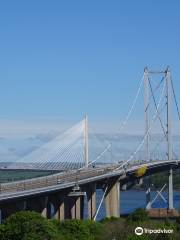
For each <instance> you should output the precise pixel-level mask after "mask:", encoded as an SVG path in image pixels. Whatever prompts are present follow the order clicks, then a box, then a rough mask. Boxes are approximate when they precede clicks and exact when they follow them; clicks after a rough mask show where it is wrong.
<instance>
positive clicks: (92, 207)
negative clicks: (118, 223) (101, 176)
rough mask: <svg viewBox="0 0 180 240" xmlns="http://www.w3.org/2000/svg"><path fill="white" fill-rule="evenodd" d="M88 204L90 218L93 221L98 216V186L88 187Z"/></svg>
mask: <svg viewBox="0 0 180 240" xmlns="http://www.w3.org/2000/svg"><path fill="white" fill-rule="evenodd" d="M86 193H87V202H88V218H89V219H93V218H94V216H95V214H96V184H95V183H93V184H91V185H88V189H87V190H86Z"/></svg>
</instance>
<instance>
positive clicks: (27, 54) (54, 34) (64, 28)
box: [0, 0, 180, 134]
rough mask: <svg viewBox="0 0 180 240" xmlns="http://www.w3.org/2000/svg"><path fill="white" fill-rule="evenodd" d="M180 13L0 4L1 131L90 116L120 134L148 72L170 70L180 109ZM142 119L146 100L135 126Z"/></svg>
mask: <svg viewBox="0 0 180 240" xmlns="http://www.w3.org/2000/svg"><path fill="white" fill-rule="evenodd" d="M179 12H180V2H179V1H178V0H174V1H170V0H167V1H162V0H159V1H155V0H151V1H150V0H146V1H144V0H138V1H130V0H129V1H128V0H126V1H125V0H124V1H120V0H119V1H104V0H103V1H101V0H99V1H94V0H91V1H79V0H77V1H58V0H54V1H47V0H38V1H35V0H31V1H19V0H16V1H12V0H11V1H1V3H0V119H1V120H0V122H1V123H2V124H1V127H0V130H3V129H5V127H6V128H8V129H10V130H9V131H12V130H13V129H14V128H15V126H16V128H17V131H15V133H17V134H18V131H19V128H18V126H19V125H20V126H21V128H23V129H24V128H27V126H26V127H24V126H25V125H28V124H29V125H30V124H31V127H29V129H32V128H36V129H37V128H38V129H39V127H40V126H41V127H42V125H43V124H45V122H46V123H48V124H49V125H48V127H49V128H52V127H53V126H54V124H55V123H57V122H71V121H72V122H75V121H78V120H80V119H81V118H82V117H83V115H84V113H86V112H87V113H88V115H89V118H90V120H91V121H92V122H93V123H96V128H97V129H98V127H101V128H104V129H105V130H106V126H107V125H108V126H109V127H110V128H111V126H112V128H116V126H117V127H118V124H119V123H120V121H121V120H122V119H123V117H124V116H125V115H126V113H127V111H128V108H129V106H130V105H131V102H132V100H133V98H134V95H135V93H136V90H137V87H138V84H139V81H140V78H141V77H142V73H143V68H144V66H149V68H153V69H161V68H165V67H166V66H167V65H170V67H171V70H172V73H173V80H174V85H175V88H176V92H177V99H178V102H180V95H178V94H179V90H180V82H179V76H180V67H179V57H180V28H179V22H180V14H179ZM142 111H143V105H142V100H141V101H139V104H138V107H137V109H136V112H135V113H134V121H133V124H134V125H133V126H136V124H137V125H138V123H139V124H140V123H141V122H142V117H143V112H142ZM22 123H23V124H22ZM36 123H38V124H39V125H38V127H37V126H36V127H35V125H36ZM18 124H19V125H18ZM106 124H107V125H106ZM116 124H117V125H116ZM9 126H10V127H9ZM22 126H23V127H22ZM43 126H44V125H43ZM102 126H103V127H102ZM44 128H46V127H44Z"/></svg>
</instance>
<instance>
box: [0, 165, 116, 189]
mask: <svg viewBox="0 0 180 240" xmlns="http://www.w3.org/2000/svg"><path fill="white" fill-rule="evenodd" d="M111 170H113V168H111V167H103V168H89V169H82V170H78V171H69V172H64V173H59V174H58V173H57V174H53V175H51V176H43V177H38V178H34V179H27V180H21V181H16V182H11V183H3V184H0V194H3V193H13V192H21V191H28V190H33V189H38V188H44V187H48V186H53V185H57V184H62V183H68V182H76V181H78V180H79V179H81V180H82V179H86V178H87V177H88V178H90V177H95V176H97V175H102V174H105V173H107V172H109V171H111Z"/></svg>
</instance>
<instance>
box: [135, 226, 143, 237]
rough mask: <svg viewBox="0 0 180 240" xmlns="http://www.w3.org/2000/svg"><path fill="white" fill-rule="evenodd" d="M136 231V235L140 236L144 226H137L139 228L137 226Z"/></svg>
mask: <svg viewBox="0 0 180 240" xmlns="http://www.w3.org/2000/svg"><path fill="white" fill-rule="evenodd" d="M134 232H135V234H136V235H138V236H140V235H142V234H143V228H142V227H137V228H135V230H134Z"/></svg>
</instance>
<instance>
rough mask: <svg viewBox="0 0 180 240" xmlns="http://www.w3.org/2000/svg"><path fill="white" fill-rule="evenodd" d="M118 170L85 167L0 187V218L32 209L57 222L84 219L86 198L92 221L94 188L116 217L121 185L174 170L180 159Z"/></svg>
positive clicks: (109, 212)
mask: <svg viewBox="0 0 180 240" xmlns="http://www.w3.org/2000/svg"><path fill="white" fill-rule="evenodd" d="M117 167H118V166H117V165H113V166H106V167H97V168H88V169H82V170H75V171H69V172H63V173H56V174H53V175H50V176H46V177H39V178H34V179H28V180H24V181H17V182H12V183H4V184H1V189H0V190H1V193H0V209H1V216H2V219H4V218H6V217H7V216H9V215H10V214H12V213H13V212H16V211H20V210H35V211H38V212H40V213H42V214H43V215H44V216H45V217H48V218H53V217H54V218H57V219H59V220H63V219H66V218H83V215H84V201H85V199H87V204H88V217H89V218H90V219H94V217H95V216H96V213H97V206H96V189H102V190H103V191H104V201H105V206H106V216H107V217H111V216H116V217H117V216H119V215H120V191H121V189H122V187H123V185H124V184H127V183H128V182H130V183H132V184H133V183H134V184H135V183H137V182H139V181H140V180H141V179H143V177H145V176H147V175H151V174H154V173H157V172H162V171H168V170H170V169H177V168H179V167H180V160H174V161H152V162H148V163H145V162H144V163H141V164H137V165H131V164H129V165H128V166H126V168H120V169H118V168H117ZM139 170H142V172H138V171H139ZM85 196H86V197H85ZM52 206H53V207H52ZM52 208H53V210H52Z"/></svg>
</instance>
